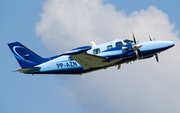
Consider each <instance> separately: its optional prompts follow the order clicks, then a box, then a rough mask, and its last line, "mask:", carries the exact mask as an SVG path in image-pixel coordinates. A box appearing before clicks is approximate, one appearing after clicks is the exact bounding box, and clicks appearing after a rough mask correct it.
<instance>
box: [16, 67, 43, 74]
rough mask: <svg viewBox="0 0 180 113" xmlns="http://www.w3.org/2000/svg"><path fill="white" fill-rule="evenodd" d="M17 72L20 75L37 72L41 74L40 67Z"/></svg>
mask: <svg viewBox="0 0 180 113" xmlns="http://www.w3.org/2000/svg"><path fill="white" fill-rule="evenodd" d="M15 71H18V72H20V73H25V74H34V73H36V72H40V67H32V68H22V69H18V70H15Z"/></svg>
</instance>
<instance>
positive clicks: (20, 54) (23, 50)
mask: <svg viewBox="0 0 180 113" xmlns="http://www.w3.org/2000/svg"><path fill="white" fill-rule="evenodd" d="M8 46H9V48H10V49H11V51H12V53H13V55H14V56H15V58H16V59H17V61H18V63H19V65H20V66H21V68H31V67H34V66H36V65H38V64H41V63H44V62H46V61H48V59H47V58H42V57H41V56H39V55H38V54H36V53H35V52H33V51H32V50H30V49H28V48H27V47H26V46H24V45H23V44H21V43H19V42H13V43H9V44H8Z"/></svg>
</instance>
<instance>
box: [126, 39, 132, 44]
mask: <svg viewBox="0 0 180 113" xmlns="http://www.w3.org/2000/svg"><path fill="white" fill-rule="evenodd" d="M124 43H126V44H132V43H133V41H132V40H124Z"/></svg>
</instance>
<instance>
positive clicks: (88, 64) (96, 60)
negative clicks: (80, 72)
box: [70, 53, 108, 69]
mask: <svg viewBox="0 0 180 113" xmlns="http://www.w3.org/2000/svg"><path fill="white" fill-rule="evenodd" d="M70 56H71V57H72V58H73V59H74V60H76V61H77V62H78V63H79V64H80V65H81V66H82V67H83V68H84V69H91V68H97V67H102V66H105V65H106V64H107V63H108V62H105V60H106V58H105V57H100V56H96V55H91V54H87V53H81V54H74V55H70Z"/></svg>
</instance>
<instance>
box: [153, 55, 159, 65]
mask: <svg viewBox="0 0 180 113" xmlns="http://www.w3.org/2000/svg"><path fill="white" fill-rule="evenodd" d="M154 55H155V57H156V61H157V63H159V59H158V55H157V53H156V54H154Z"/></svg>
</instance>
